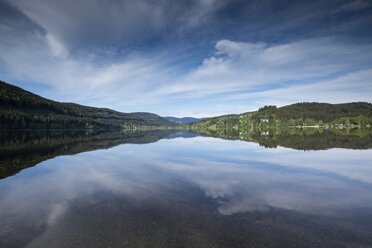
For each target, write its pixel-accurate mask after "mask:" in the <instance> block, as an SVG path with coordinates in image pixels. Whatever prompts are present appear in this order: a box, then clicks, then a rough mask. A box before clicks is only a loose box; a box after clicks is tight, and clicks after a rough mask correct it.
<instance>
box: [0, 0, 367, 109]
mask: <svg viewBox="0 0 372 248" xmlns="http://www.w3.org/2000/svg"><path fill="white" fill-rule="evenodd" d="M0 4H1V7H2V9H3V11H0V34H1V38H0V65H1V67H0V76H1V77H2V79H3V80H7V81H10V82H13V83H15V84H17V85H19V86H21V87H25V88H26V89H29V90H32V91H34V92H36V93H38V94H41V95H43V96H46V97H50V98H53V99H56V100H59V101H74V102H78V103H81V104H88V105H93V106H102V107H110V108H114V109H117V110H120V111H124V112H131V111H152V112H156V113H159V114H163V115H176V116H182V115H194V116H211V115H218V114H225V113H237V112H243V111H248V110H253V109H255V108H257V107H260V106H261V105H263V104H277V105H284V104H290V103H294V102H298V101H322V102H333V103H337V102H345V101H369V102H371V101H372V99H371V96H372V84H371V82H370V80H369V78H371V70H372V58H371V55H370V54H372V45H371V44H372V43H371V42H370V41H371V40H372V35H371V32H367V31H366V26H367V25H368V24H370V23H372V19H371V18H370V16H371V15H369V13H370V12H371V5H370V4H369V2H368V1H361V0H358V1H342V2H340V3H338V4H327V3H324V2H321V1H319V2H318V1H315V2H313V3H307V4H306V3H302V4H294V3H291V2H290V1H288V2H286V1H284V2H283V3H282V6H276V4H275V3H273V2H271V1H268V2H265V3H263V2H259V1H252V2H250V3H245V2H244V1H237V0H236V1H227V0H226V1H214V0H204V1H193V0H183V1H180V2H177V4H175V3H174V2H173V1H161V2H158V1H147V0H141V1H136V2H135V3H134V2H132V1H125V0H123V1H114V0H111V1H106V2H102V1H79V2H78V3H76V2H73V1H63V2H60V1H44V0H33V1H23V0H16V1H11V2H10V1H2V2H0ZM284 7H286V8H284ZM281 9H283V10H281ZM319 20H322V21H323V23H319ZM336 20H337V21H336ZM356 30H359V31H360V32H359V33H358V34H356V33H355V32H356ZM279 31H280V32H281V34H282V35H279V34H278V32H279Z"/></svg>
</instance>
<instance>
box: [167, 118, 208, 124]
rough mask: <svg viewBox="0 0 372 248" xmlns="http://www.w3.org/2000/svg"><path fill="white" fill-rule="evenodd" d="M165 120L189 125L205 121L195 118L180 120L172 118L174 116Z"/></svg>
mask: <svg viewBox="0 0 372 248" xmlns="http://www.w3.org/2000/svg"><path fill="white" fill-rule="evenodd" d="M164 118H165V119H167V120H168V121H171V122H174V123H177V124H189V123H193V122H197V121H200V120H203V119H204V118H194V117H182V118H178V117H172V116H166V117H164Z"/></svg>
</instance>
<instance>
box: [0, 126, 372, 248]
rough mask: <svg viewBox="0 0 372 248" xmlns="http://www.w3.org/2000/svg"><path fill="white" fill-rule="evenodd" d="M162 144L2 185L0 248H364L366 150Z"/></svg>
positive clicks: (176, 139)
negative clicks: (354, 247) (304, 149)
mask: <svg viewBox="0 0 372 248" xmlns="http://www.w3.org/2000/svg"><path fill="white" fill-rule="evenodd" d="M101 135H102V134H101ZM105 135H108V134H105ZM136 135H138V134H136ZM163 135H164V136H161V137H167V139H162V140H160V141H158V142H156V143H148V144H142V145H137V144H123V145H118V146H115V147H112V148H110V149H105V150H95V151H91V152H84V153H79V154H77V155H74V156H61V157H57V158H54V159H50V160H46V161H44V162H41V163H39V164H38V165H37V166H35V167H32V168H29V169H27V170H23V171H21V172H20V173H18V174H17V175H15V176H12V177H8V178H5V179H3V180H1V181H0V196H1V197H0V218H1V220H2V224H1V225H2V228H0V247H24V246H26V247H126V246H127V247H251V246H252V247H253V246H254V247H352V246H356V247H358V246H359V247H361V246H363V245H364V246H366V247H368V245H371V244H372V237H371V235H370V233H371V232H372V222H371V221H370V220H371V219H372V197H371V196H370V195H371V193H370V192H372V162H371V161H372V153H371V150H346V149H331V150H322V151H307V152H303V151H298V150H293V149H287V148H278V149H265V148H263V147H261V146H258V145H257V144H255V143H246V142H242V141H229V140H221V139H215V138H209V137H200V136H195V135H192V134H186V133H178V134H170V133H168V134H167V133H163ZM158 137H159V136H158ZM110 140H111V141H110V144H111V146H112V144H114V143H113V142H112V139H110ZM127 141H128V140H127ZM120 142H121V143H128V142H123V140H121V141H120ZM104 143H105V142H104ZM86 144H88V143H86ZM74 147H76V146H74ZM101 147H102V148H105V146H101ZM67 154H68V153H67Z"/></svg>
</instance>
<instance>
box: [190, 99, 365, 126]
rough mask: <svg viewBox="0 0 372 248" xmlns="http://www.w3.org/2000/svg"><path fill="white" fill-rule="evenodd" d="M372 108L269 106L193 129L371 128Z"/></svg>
mask: <svg viewBox="0 0 372 248" xmlns="http://www.w3.org/2000/svg"><path fill="white" fill-rule="evenodd" d="M371 125H372V104H370V103H367V102H354V103H343V104H328V103H315V102H314V103H296V104H292V105H288V106H284V107H280V108H277V107H276V106H265V107H262V108H260V109H259V110H258V111H254V112H247V113H243V114H239V115H225V116H219V117H214V118H210V119H207V120H203V121H200V122H197V123H194V124H192V125H191V127H192V129H194V130H196V131H197V130H200V129H211V130H222V129H235V130H239V131H241V132H245V131H249V130H255V129H275V128H286V127H305V126H317V127H325V128H335V127H338V128H341V127H342V128H344V127H351V128H356V127H370V126H371Z"/></svg>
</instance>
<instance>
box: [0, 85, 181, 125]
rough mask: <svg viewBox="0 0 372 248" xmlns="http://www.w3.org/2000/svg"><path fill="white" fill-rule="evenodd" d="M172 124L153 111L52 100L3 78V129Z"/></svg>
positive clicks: (0, 120)
mask: <svg viewBox="0 0 372 248" xmlns="http://www.w3.org/2000/svg"><path fill="white" fill-rule="evenodd" d="M173 125H175V124H174V123H172V122H170V121H168V120H166V119H164V118H162V117H160V116H158V115H156V114H152V113H121V112H117V111H114V110H111V109H107V108H94V107H88V106H83V105H79V104H74V103H61V102H56V101H52V100H49V99H46V98H43V97H41V96H38V95H35V94H33V93H31V92H28V91H26V90H23V89H21V88H19V87H16V86H14V85H10V84H8V83H5V82H3V81H0V129H59V128H68V129H81V128H95V129H121V128H126V127H127V128H133V127H145V126H146V127H147V126H173Z"/></svg>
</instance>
